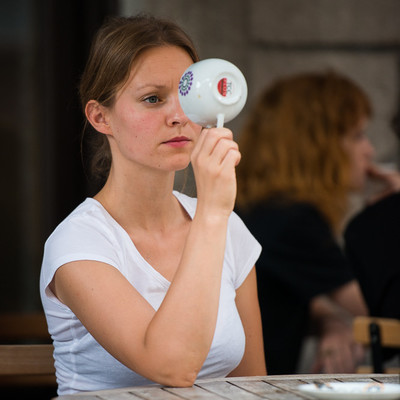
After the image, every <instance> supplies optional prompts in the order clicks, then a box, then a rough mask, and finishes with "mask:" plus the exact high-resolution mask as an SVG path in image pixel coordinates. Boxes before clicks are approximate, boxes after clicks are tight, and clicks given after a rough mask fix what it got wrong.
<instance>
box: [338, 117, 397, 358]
mask: <svg viewBox="0 0 400 400" xmlns="http://www.w3.org/2000/svg"><path fill="white" fill-rule="evenodd" d="M393 122H394V123H393V127H394V131H395V133H396V136H397V137H398V138H400V113H399V114H398V115H397V116H396V117H395V118H394V120H393ZM373 178H374V181H376V180H378V181H379V182H382V181H385V183H386V184H385V186H384V187H383V188H382V189H383V196H379V195H378V196H377V197H374V198H373V199H372V201H370V202H369V204H368V205H367V207H365V208H364V209H362V210H361V211H360V212H359V213H358V214H356V215H355V216H354V217H353V218H352V219H351V220H350V222H349V224H348V225H347V227H346V230H345V233H344V244H345V251H346V255H347V257H348V259H349V261H350V263H351V265H352V268H353V270H354V274H355V276H356V277H357V279H358V281H359V283H360V286H361V290H362V292H363V295H364V298H365V301H366V303H367V307H368V312H369V314H370V315H371V316H373V317H383V318H395V319H398V320H400V262H399V255H398V246H399V242H400V193H399V191H400V174H399V172H398V171H397V170H396V169H392V170H388V171H379V170H378V171H374V175H373ZM396 355H397V357H399V356H400V354H399V349H397V350H395V349H385V351H384V352H383V356H384V359H385V361H388V360H389V359H391V358H392V357H395V356H396ZM397 361H400V358H398V360H397Z"/></svg>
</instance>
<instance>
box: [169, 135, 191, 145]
mask: <svg viewBox="0 0 400 400" xmlns="http://www.w3.org/2000/svg"><path fill="white" fill-rule="evenodd" d="M189 142H190V140H189V139H188V138H187V137H186V136H177V137H174V138H172V139H170V140H167V141H166V142H164V143H165V144H167V145H169V146H172V147H184V146H185V145H186V144H187V143H189Z"/></svg>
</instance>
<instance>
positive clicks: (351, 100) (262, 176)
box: [237, 72, 373, 374]
mask: <svg viewBox="0 0 400 400" xmlns="http://www.w3.org/2000/svg"><path fill="white" fill-rule="evenodd" d="M370 116H371V105H370V102H369V99H368V98H367V96H366V95H365V93H364V92H363V91H362V90H361V89H360V88H359V87H358V86H357V85H356V84H355V83H354V82H352V81H351V80H349V79H347V78H346V77H344V76H341V75H339V74H337V73H334V72H327V73H302V74H299V75H295V76H291V77H287V78H283V79H280V80H278V81H276V82H275V83H274V84H272V85H271V86H270V87H268V88H267V89H266V90H265V91H264V92H263V93H262V95H261V96H260V98H259V100H258V102H257V103H256V104H255V106H254V109H253V111H252V112H251V113H250V115H249V119H248V123H247V125H246V126H245V128H244V130H243V132H242V133H241V136H240V137H239V145H240V149H241V153H242V155H243V159H242V161H241V164H240V166H239V167H238V171H237V179H238V198H237V206H238V210H240V213H241V216H242V217H243V218H244V221H245V223H246V225H247V226H248V228H249V229H250V230H251V232H252V233H253V234H254V235H255V237H256V238H257V239H258V240H259V241H260V243H261V245H262V247H263V253H262V256H261V257H260V259H259V261H258V263H257V279H258V293H259V299H260V307H261V314H262V320H263V333H264V347H265V349H267V351H266V354H265V356H266V364H267V368H268V372H269V373H270V374H286V373H294V372H296V371H297V367H298V362H299V354H300V349H301V346H302V341H303V338H304V336H305V335H306V334H307V333H308V330H309V329H310V328H309V327H310V322H314V324H315V325H314V329H315V330H316V333H317V334H318V336H319V337H320V342H319V352H318V357H317V359H316V360H315V364H314V368H313V370H312V371H313V372H327V373H330V372H353V371H354V369H355V365H356V364H357V362H358V361H359V358H360V357H361V355H362V352H361V349H360V348H359V347H358V346H356V345H355V344H354V343H353V339H352V332H351V318H352V316H353V315H363V314H365V313H366V308H365V304H364V301H363V298H362V295H361V292H360V289H359V286H358V284H357V282H356V280H355V279H354V277H353V274H352V271H351V268H350V267H349V265H348V263H347V260H346V259H345V258H344V256H343V254H342V251H341V249H340V247H339V245H338V240H337V239H338V237H339V235H340V232H341V230H342V226H343V221H344V219H345V217H346V215H347V213H348V198H349V194H350V193H351V192H353V191H360V190H361V189H362V188H363V186H364V183H365V179H366V176H367V172H368V169H369V167H370V164H371V160H372V157H373V149H372V147H371V144H370V142H369V140H368V139H367V137H366V135H365V128H366V125H367V122H368V120H369V118H370Z"/></svg>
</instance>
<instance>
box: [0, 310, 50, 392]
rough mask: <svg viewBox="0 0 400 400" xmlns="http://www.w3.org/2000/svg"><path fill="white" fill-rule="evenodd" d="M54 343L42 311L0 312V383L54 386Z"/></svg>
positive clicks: (2, 385) (6, 385)
mask: <svg viewBox="0 0 400 400" xmlns="http://www.w3.org/2000/svg"><path fill="white" fill-rule="evenodd" d="M53 350H54V348H53V345H52V343H51V337H50V335H49V332H48V330H47V322H46V318H45V316H44V314H43V313H30V314H0V386H1V387H12V386H18V387H19V386H43V385H44V386H51V387H54V388H55V387H56V386H57V384H56V377H55V367H54V358H53Z"/></svg>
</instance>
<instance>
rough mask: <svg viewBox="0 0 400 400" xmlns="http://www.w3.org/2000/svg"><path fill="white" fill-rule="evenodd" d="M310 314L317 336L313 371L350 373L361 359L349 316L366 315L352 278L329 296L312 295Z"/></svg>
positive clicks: (361, 351)
mask: <svg viewBox="0 0 400 400" xmlns="http://www.w3.org/2000/svg"><path fill="white" fill-rule="evenodd" d="M310 314H311V318H312V321H313V323H314V325H315V326H316V329H317V333H318V336H319V343H318V353H317V358H316V360H315V363H314V366H313V371H312V372H313V373H353V372H355V370H356V367H357V365H358V364H359V363H360V361H362V360H363V358H364V351H363V348H362V346H361V345H359V344H357V343H356V342H355V341H354V337H353V327H352V323H353V317H354V316H355V315H366V308H365V304H364V301H363V298H362V296H361V291H360V290H359V287H358V284H357V282H356V281H351V282H349V283H348V284H345V285H343V286H341V287H340V288H338V289H336V290H335V291H333V292H332V293H330V294H329V295H320V296H317V297H315V298H314V299H313V300H312V301H311V304H310Z"/></svg>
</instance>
